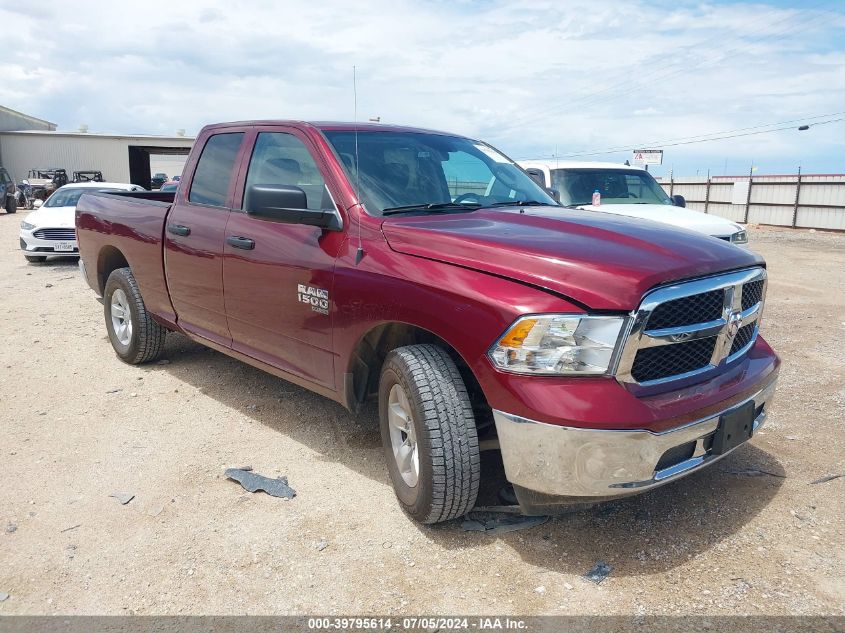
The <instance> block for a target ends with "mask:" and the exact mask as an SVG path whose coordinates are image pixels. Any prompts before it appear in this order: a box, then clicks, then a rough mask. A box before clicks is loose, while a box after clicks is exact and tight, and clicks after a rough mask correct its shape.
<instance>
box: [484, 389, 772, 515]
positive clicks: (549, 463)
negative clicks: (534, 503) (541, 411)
mask: <svg viewBox="0 0 845 633" xmlns="http://www.w3.org/2000/svg"><path fill="white" fill-rule="evenodd" d="M774 390H775V382H774V381H773V382H772V383H771V384H769V385H768V386H767V387H766V388H764V389H762V390H761V391H759V392H757V393H756V394H755V395H754V396H752V397H751V398H747V399H746V400H744V401H742V402H738V403H736V404H734V405H732V406H731V407H729V408H727V409H725V410H724V411H720V412H718V413H715V414H713V415H711V416H708V417H706V418H703V419H700V420H696V421H694V422H691V423H689V424H686V425H684V426H681V427H677V428H674V429H671V430H669V431H664V432H662V433H652V432H651V431H646V430H603V429H581V428H573V427H565V426H556V425H554V424H545V423H542V422H536V421H533V420H529V419H527V418H523V417H519V416H515V415H511V414H508V413H504V412H502V411H493V417H494V419H495V423H496V430H497V432H498V435H499V444H500V446H501V450H502V460H503V461H504V465H505V474H506V475H507V478H508V481H510V482H511V483H512V484H514V485H515V487H516V490H517V496H519V492H520V490H519V489H520V488H522V489H526V490H527V491H530V492H531V493H539V495H547V496H550V497H552V496H553V497H567V498H573V501H576V502H577V501H578V500H579V498H581V499H584V500H586V499H587V498H589V499H592V500H595V499H599V500H600V499H601V498H608V499H609V498H613V497H621V496H624V495H629V494H634V493H637V492H641V491H643V490H648V489H649V488H654V487H655V486H660V485H662V484H665V483H668V482H670V481H673V480H675V479H678V478H679V477H682V476H684V475H687V474H689V473H691V472H694V471H696V470H698V469H700V468H703V467H705V466H707V465H708V464H711V463H713V462H715V461H716V460H718V459H720V458H722V457H724V456H725V455H726V454H727V453H723V454H720V455H716V454H712V453H711V451H710V446H709V444H710V441H711V436H713V435H714V434H715V433H716V430H717V427H718V426H719V418H720V416H721V415H723V414H724V413H726V412H728V411H731V410H733V409H736V408H738V407H740V406H742V405H743V404H745V403H747V402H749V401H751V400H753V401H754V408H755V411H757V412H758V413H757V416H756V418H755V420H754V430H755V431H756V430H757V429H758V428H759V427H760V426H761V425H762V424H763V423H764V422H765V420H766V411H767V409H768V406H769V404H770V403H771V401H772V397H773V395H774ZM672 449H675V451H674V452H673V453H668V454H667V452H669V451H672ZM664 455H665V456H666V457H665V458H664ZM673 455H677V456H678V457H677V459H673ZM661 458H664V459H663V463H662V464H661ZM520 501H521V502H522V499H520Z"/></svg>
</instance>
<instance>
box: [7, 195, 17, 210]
mask: <svg viewBox="0 0 845 633" xmlns="http://www.w3.org/2000/svg"><path fill="white" fill-rule="evenodd" d="M17 210H18V200H17V198H15V196H6V213H8V214H10V215H11V214H12V213H17Z"/></svg>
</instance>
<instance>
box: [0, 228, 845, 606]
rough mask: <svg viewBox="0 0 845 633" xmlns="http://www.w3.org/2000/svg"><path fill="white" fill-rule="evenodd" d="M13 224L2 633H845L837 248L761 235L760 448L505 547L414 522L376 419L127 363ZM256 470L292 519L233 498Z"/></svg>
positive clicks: (198, 365)
mask: <svg viewBox="0 0 845 633" xmlns="http://www.w3.org/2000/svg"><path fill="white" fill-rule="evenodd" d="M21 218H22V214H18V215H17V216H6V215H2V214H0V244H3V245H4V246H2V248H0V264H2V270H3V271H4V273H3V275H2V279H0V333H2V340H3V346H2V350H1V351H0V367H2V373H0V403H2V405H0V416H2V417H1V418H0V419H2V427H0V433H2V442H0V451H2V452H0V478H2V486H0V598H2V594H3V593H7V594H9V597H8V598H7V599H6V600H4V601H2V602H0V614H128V613H139V614H203V613H212V614H244V613H250V614H302V613H339V614H350V613H358V614H361V613H365V614H412V615H415V614H456V613H460V614H482V613H498V614H517V615H538V614H597V613H601V614H628V615H630V614H642V615H653V614H705V613H706V614H712V615H716V614H726V615H730V614H827V615H834V614H836V615H842V614H845V606H843V605H845V575H844V574H843V568H844V567H845V566H843V551H845V538H843V531H842V516H843V510H845V503H843V500H845V494H843V491H844V490H845V478H839V479H834V480H831V481H827V482H825V483H816V484H814V483H811V482H813V481H815V480H817V479H819V478H821V477H823V476H826V475H832V474H845V459H843V454H845V452H843V438H842V436H843V427H842V422H843V409H845V274H843V271H844V270H845V235H842V234H830V233H822V232H808V231H787V230H775V229H768V228H767V229H752V230H751V239H752V242H753V245H754V247H755V248H756V249H757V250H759V251H760V252H762V253H763V254H764V255H765V256H766V257H767V259H768V261H769V264H770V278H771V281H770V285H769V302H768V305H767V308H766V314H765V318H764V325H763V328H764V335H765V336H766V337H767V338H768V340H769V341H771V342H772V343H773V345H774V347H775V348H776V349H777V350H778V351H779V353H780V354H781V355H782V357H783V359H784V365H783V370H782V373H781V381H780V387H779V392H778V397H777V399H776V401H775V405H774V407H773V408H772V414H771V416H770V418H769V422H768V423H767V426H766V427H764V429H763V430H762V431H761V432H760V433H759V434H758V435H757V436H755V439H754V441H753V442H752V443H750V444H749V445H746V446H744V447H741V448H740V449H738V450H737V451H735V452H734V453H733V454H732V455H731V456H729V457H727V458H726V459H724V460H722V461H721V462H720V463H718V464H717V465H715V466H714V467H712V468H710V469H708V470H706V471H705V472H702V473H698V474H695V475H692V476H690V477H688V478H686V479H684V480H681V481H679V482H676V483H674V484H671V485H669V486H666V487H664V488H661V489H659V490H657V491H654V492H652V493H649V494H646V495H643V496H640V497H636V498H633V499H628V500H622V501H617V502H612V503H608V504H605V505H602V506H599V507H595V508H593V509H590V510H586V511H581V512H578V513H575V514H571V515H567V516H564V517H558V518H555V519H553V520H551V521H550V522H548V523H546V524H545V525H541V526H539V527H534V528H532V529H529V530H524V531H520V532H514V533H509V534H504V535H501V536H498V537H492V536H489V535H484V534H480V533H473V532H464V531H462V529H461V527H460V524H459V523H451V524H447V525H441V526H437V527H421V526H419V525H416V524H414V523H413V522H411V521H410V520H409V519H408V518H407V517H406V516H405V515H404V514H403V513H402V512H401V511H400V510H399V507H398V505H397V504H396V503H395V501H394V497H393V493H392V490H391V487H390V484H389V483H388V477H387V472H386V469H385V467H384V465H383V463H382V457H381V452H380V448H379V436H378V429H377V425H376V421H375V417H374V415H373V414H372V412H369V413H368V414H366V415H362V416H360V417H357V418H356V417H354V416H352V415H351V414H349V413H348V412H346V411H345V410H344V409H343V408H342V407H340V406H339V405H337V404H334V403H332V402H329V401H328V400H325V399H323V398H320V397H319V396H316V395H313V394H311V393H309V392H307V391H305V390H303V389H300V388H298V387H295V386H293V385H291V384H288V383H285V382H283V381H281V380H278V379H276V378H273V377H271V376H269V375H267V374H264V373H262V372H260V371H258V370H256V369H253V368H251V367H248V366H246V365H244V364H241V363H239V362H237V361H234V360H231V359H229V358H227V357H226V356H224V355H222V354H219V353H216V352H213V351H210V350H208V349H205V348H203V347H201V346H199V345H197V344H194V343H192V342H190V341H188V340H187V339H185V338H184V337H181V336H177V335H172V336H170V337H169V339H168V343H167V348H166V358H167V359H168V360H167V361H165V362H163V363H160V364H154V365H150V366H144V367H130V366H128V365H124V364H122V363H121V362H119V361H118V360H117V358H116V357H115V356H114V354H113V353H112V350H111V348H110V346H109V343H108V340H107V338H106V334H105V329H104V325H103V317H102V307H101V306H100V304H99V303H97V302H96V301H95V299H94V296H93V293H92V292H91V291H90V290H89V289H88V288H87V286H86V285H85V284H84V282H83V281H82V280H81V278H80V277H79V275H78V273H77V268H76V262H75V261H74V260H52V261H49V262H48V263H47V264H46V265H43V266H34V265H28V264H26V262H25V261H24V259H23V257H22V256H21V254H20V252H19V251H18V250H17V248H16V246H17V227H18V222H19V221H20V219H21ZM244 465H250V466H252V467H253V468H254V469H255V471H256V472H258V473H261V474H265V475H268V476H276V475H287V476H288V478H289V480H290V484H291V486H292V487H293V488H295V489H296V491H297V496H296V498H295V499H293V500H290V501H287V500H282V499H277V498H273V497H269V496H267V495H265V494H263V493H257V494H249V493H247V492H245V491H244V490H243V489H242V488H241V487H240V486H239V485H238V484H236V483H234V482H232V481H229V480H227V479H225V478H224V477H223V470H224V469H225V468H226V467H230V466H244ZM115 492H126V493H130V494H134V499H132V501H131V502H129V503H128V504H126V505H121V503H120V502H119V501H118V500H117V499H115V498H113V497H111V496H110V495H111V494H112V493H115ZM321 541H324V543H321ZM597 561H605V562H606V563H608V564H609V565H610V566H612V571H611V573H610V575H609V577H608V578H607V579H606V580H604V582H602V583H601V584H595V583H593V582H590V581H588V580H586V579H585V578H584V574H585V573H586V572H587V571H588V570H590V569H591V568H592V567H593V566H594V565H595V564H596V562H597Z"/></svg>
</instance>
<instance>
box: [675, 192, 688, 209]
mask: <svg viewBox="0 0 845 633" xmlns="http://www.w3.org/2000/svg"><path fill="white" fill-rule="evenodd" d="M672 204H674V205H675V206H676V207H686V206H687V201H686V199H685V198H684V197H683V196H681V195H678V194H675V195H674V196H672Z"/></svg>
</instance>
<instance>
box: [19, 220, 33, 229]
mask: <svg viewBox="0 0 845 633" xmlns="http://www.w3.org/2000/svg"><path fill="white" fill-rule="evenodd" d="M21 228H22V229H23V230H24V231H31V230H32V229H34V228H35V225H34V224H30V223H29V222H21Z"/></svg>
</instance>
